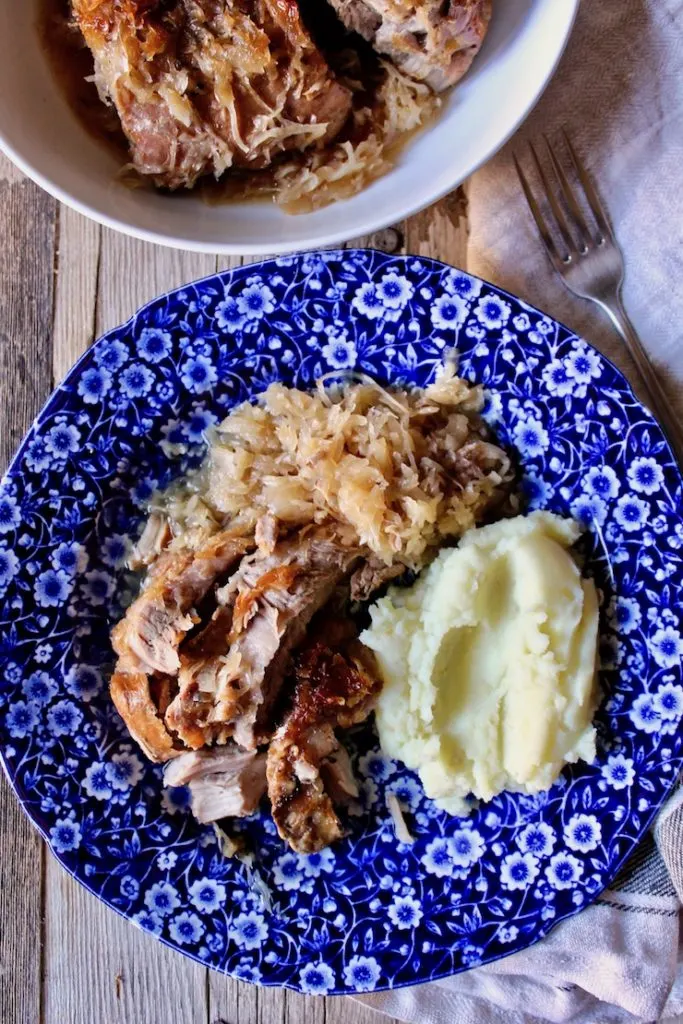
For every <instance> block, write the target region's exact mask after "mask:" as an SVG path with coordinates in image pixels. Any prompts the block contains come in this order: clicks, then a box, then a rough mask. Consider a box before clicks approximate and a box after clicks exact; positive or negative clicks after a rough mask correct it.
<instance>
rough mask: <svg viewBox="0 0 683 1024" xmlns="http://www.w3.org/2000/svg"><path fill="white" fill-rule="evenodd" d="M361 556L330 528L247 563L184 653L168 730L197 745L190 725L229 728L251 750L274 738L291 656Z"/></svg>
mask: <svg viewBox="0 0 683 1024" xmlns="http://www.w3.org/2000/svg"><path fill="white" fill-rule="evenodd" d="M359 558H360V554H359V552H358V550H357V549H353V548H347V547H344V546H342V545H340V544H339V543H338V542H336V541H335V539H334V536H333V534H331V533H330V531H329V530H326V529H321V530H311V531H309V532H308V533H307V534H305V535H303V536H302V535H297V536H296V537H294V538H292V539H288V540H284V541H282V542H280V543H279V544H277V545H276V547H275V548H274V550H273V553H272V554H270V555H264V554H263V553H262V552H260V551H257V552H255V553H254V554H253V555H252V556H249V557H248V558H245V559H244V560H243V562H242V564H241V566H240V568H239V570H238V572H237V573H235V574H234V576H233V577H232V579H231V580H230V583H229V584H228V586H227V587H225V588H223V590H222V591H221V592H220V595H219V596H220V599H221V601H222V602H223V603H222V605H221V606H220V607H219V608H218V609H217V610H216V613H215V614H214V617H213V619H212V621H211V622H210V623H209V625H208V626H207V627H206V629H205V630H204V631H203V632H202V633H200V634H198V635H197V636H196V637H195V638H194V639H193V640H192V642H191V643H190V644H189V645H188V651H187V653H183V655H182V658H181V669H180V675H179V684H180V689H179V693H178V696H177V697H176V699H175V700H174V702H173V703H172V705H171V707H170V708H169V710H168V713H167V716H166V721H167V723H168V724H169V726H170V727H171V728H173V729H174V730H175V731H177V732H178V734H179V735H182V736H184V737H185V738H186V742H188V745H191V746H192V745H194V744H193V742H192V738H191V737H190V738H188V737H187V732H186V725H187V723H190V724H191V726H192V727H193V728H197V729H199V730H200V731H201V730H202V729H204V728H206V727H207V726H208V727H215V726H219V725H221V724H230V725H231V726H232V734H233V736H234V739H235V741H236V742H237V743H239V745H240V746H242V747H244V748H245V749H248V750H251V749H254V748H255V747H256V746H258V744H259V743H261V742H263V741H264V740H267V739H268V738H269V736H270V735H271V734H272V727H271V723H270V721H269V718H270V713H271V710H272V707H273V705H274V702H275V701H276V699H277V696H278V694H279V692H280V688H281V686H282V683H283V680H284V678H285V675H286V673H287V670H288V668H289V665H290V659H291V654H292V651H293V650H294V649H295V648H296V647H297V646H298V645H299V644H300V643H301V642H302V641H303V639H304V637H305V635H306V629H307V627H308V624H309V622H310V621H311V619H312V617H313V616H314V615H315V613H316V612H317V611H319V610H320V608H322V607H323V605H325V604H326V603H327V601H328V600H329V598H330V597H331V595H332V593H333V591H334V589H335V588H336V587H337V586H338V585H339V583H340V582H341V581H342V580H343V579H344V578H345V577H346V576H348V575H349V573H350V572H351V571H352V569H353V567H354V566H355V564H356V563H357V562H358V561H359ZM197 738H199V737H197Z"/></svg>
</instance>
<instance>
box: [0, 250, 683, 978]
mask: <svg viewBox="0 0 683 1024" xmlns="http://www.w3.org/2000/svg"><path fill="white" fill-rule="evenodd" d="M453 349H457V351H458V353H459V358H460V368H461V372H462V373H463V374H464V375H465V376H466V377H468V378H470V379H471V380H474V381H479V382H481V383H482V384H483V385H484V386H485V388H486V389H487V390H488V406H487V413H486V415H487V416H488V418H489V420H490V422H491V423H492V425H493V426H494V427H495V430H496V432H497V434H498V436H499V438H500V439H501V441H502V442H504V443H506V444H508V445H509V446H510V447H511V448H514V449H516V451H517V453H518V455H519V460H520V463H521V466H522V469H523V478H524V479H523V483H524V487H525V489H526V492H527V495H528V498H529V503H530V505H531V507H545V508H549V509H551V510H553V511H555V512H557V513H560V514H562V515H573V516H576V517H577V518H578V519H580V520H581V521H582V522H583V523H584V524H585V525H586V527H587V531H588V532H587V534H586V536H585V539H584V542H583V554H584V556H585V559H586V565H587V570H588V571H589V572H590V573H591V574H593V575H594V576H595V578H596V580H597V583H598V586H599V588H600V590H601V593H602V597H603V601H602V662H603V665H604V670H603V672H602V676H601V684H602V690H603V700H602V704H601V707H600V711H599V713H598V716H597V728H598V739H599V744H598V746H599V754H598V758H597V760H596V762H595V764H593V765H590V766H587V765H577V766H574V767H572V768H570V769H568V770H566V771H565V772H564V773H563V774H562V776H561V778H560V779H559V780H558V782H557V783H556V784H555V785H554V786H553V788H552V789H551V790H550V791H549V792H547V793H541V794H538V795H537V796H525V795H520V794H513V793H504V794H502V795H501V796H500V797H498V798H497V799H495V800H493V801H491V802H490V803H489V804H483V805H481V806H479V807H477V808H475V809H474V810H473V813H472V815H471V817H470V818H468V819H466V820H465V819H459V818H454V817H449V816H448V815H447V814H445V813H443V812H441V811H439V810H438V809H437V808H436V807H435V806H434V804H433V803H431V802H430V801H429V800H427V799H426V798H425V797H424V794H423V792H422V789H421V787H420V785H419V783H418V781H417V779H416V778H415V777H414V776H413V775H411V774H410V773H409V772H407V771H406V770H405V769H404V768H403V767H402V766H401V765H400V764H394V763H392V762H390V761H388V760H387V759H386V758H385V757H383V756H382V754H381V752H380V751H379V749H378V747H377V740H376V736H375V735H374V733H373V730H372V728H371V727H362V728H357V729H356V730H355V731H354V732H353V736H352V757H353V760H354V764H355V767H356V769H357V772H358V775H359V778H360V781H361V797H360V800H359V802H358V804H357V806H355V807H354V808H353V812H354V813H353V815H352V817H351V819H350V834H349V835H348V837H347V838H346V839H344V840H343V841H342V842H340V843H338V844H337V845H336V846H335V847H334V848H332V849H330V850H325V851H323V853H321V854H317V855H315V856H311V857H302V856H299V855H297V854H293V853H292V852H291V851H289V850H288V849H287V848H286V847H285V846H284V844H283V843H282V842H281V841H280V840H279V838H278V836H277V834H276V831H275V829H274V826H273V823H272V821H271V820H270V818H269V817H268V815H267V814H262V815H255V816H253V817H252V818H250V819H247V820H245V821H243V822H240V823H239V825H238V827H239V828H240V829H241V830H242V831H243V832H244V834H245V838H246V841H247V844H248V845H249V846H250V847H251V848H252V849H253V850H254V851H255V852H256V862H255V868H254V869H253V870H251V871H250V870H249V869H248V868H247V867H246V866H245V865H243V864H241V863H240V862H238V861H236V860H232V859H226V858H224V857H223V856H222V854H221V852H220V849H219V847H218V845H217V840H216V837H215V835H214V833H213V831H212V830H211V829H210V828H206V827H202V826H200V825H198V824H197V823H196V822H195V821H194V820H193V819H192V817H191V816H190V814H189V813H188V810H187V793H186V791H185V790H183V789H174V790H167V791H165V792H164V791H163V790H162V786H161V773H160V769H159V768H158V767H155V766H153V765H151V764H149V763H148V762H147V761H146V760H145V759H144V758H143V757H142V756H141V755H140V754H139V751H137V749H136V748H135V745H134V744H133V743H132V742H131V740H130V738H129V737H128V736H127V734H126V731H125V729H124V728H123V725H122V723H121V721H120V720H119V718H118V716H117V714H116V712H115V710H114V708H113V706H112V704H111V702H110V700H109V697H108V694H107V689H106V678H107V674H108V671H109V670H110V667H111V664H112V652H111V648H110V645H109V639H108V633H109V628H110V625H111V622H112V621H114V620H115V619H116V618H117V616H119V615H120V614H121V611H122V608H123V607H124V606H125V604H126V602H127V601H128V600H129V599H130V596H131V594H132V592H133V588H134V586H135V581H134V579H133V578H132V577H131V576H130V574H129V573H127V571H126V570H125V569H124V568H123V566H124V565H125V558H126V552H127V549H128V544H129V539H128V538H129V537H131V536H135V535H136V534H137V532H138V531H139V529H140V528H141V524H142V520H143V518H144V509H145V503H146V502H147V500H148V499H149V497H150V495H151V494H152V492H153V491H154V490H155V489H156V488H157V487H163V486H164V485H165V484H167V483H168V481H169V480H170V479H171V478H172V477H173V476H174V475H177V474H178V473H180V472H182V471H184V470H185V469H186V468H187V467H188V466H189V465H190V464H193V463H195V462H196V460H197V459H198V458H199V457H201V454H202V450H203V436H204V433H205V431H206V430H207V428H208V427H210V426H211V424H212V423H214V422H216V420H217V419H219V418H220V417H222V416H223V415H224V414H225V412H226V410H227V409H229V408H230V407H231V406H232V405H234V404H235V403H236V402H239V401H242V400H244V399H247V398H250V397H253V396H254V395H256V394H258V393H259V392H260V391H262V390H263V389H264V388H266V387H267V386H268V384H270V383H271V382H272V381H274V380H282V381H284V382H286V383H287V384H296V385H298V386H300V387H303V388H308V387H310V386H312V384H313V382H314V381H315V379H316V378H317V377H319V376H321V375H322V374H324V373H327V372H329V371H340V370H346V369H353V370H357V371H359V372H361V373H368V374H371V375H373V376H374V377H376V378H377V379H379V380H380V381H388V382H392V383H395V384H419V385H424V384H426V383H427V382H428V381H430V380H432V379H433V377H434V375H435V373H436V372H437V370H438V367H439V366H440V365H441V364H442V362H443V360H444V358H445V356H446V355H447V354H448V353H449V352H450V351H451V350H453ZM681 512H682V492H681V478H680V476H679V473H678V470H677V468H676V466H675V464H674V461H673V459H672V456H671V453H670V451H669V448H668V447H667V445H666V442H665V440H664V438H663V436H662V433H661V431H660V429H659V427H658V426H657V424H656V423H655V422H654V420H653V419H652V417H651V416H650V414H649V413H648V412H647V411H646V410H645V409H643V408H642V406H641V405H640V404H639V403H638V402H637V401H636V399H635V398H634V396H633V393H632V391H631V389H630V388H629V386H628V385H627V383H626V381H625V380H624V379H623V377H622V376H621V375H620V374H619V373H618V371H617V370H616V369H615V368H614V367H613V366H612V365H611V364H609V363H608V362H607V361H606V360H604V359H603V358H602V357H601V356H599V355H598V354H597V353H596V352H595V351H594V350H593V349H591V348H590V347H589V346H588V345H587V344H586V343H585V342H583V341H582V340H581V339H579V338H577V337H575V336H574V335H572V334H571V333H570V332H569V331H568V330H567V329H566V328H564V327H562V326H561V325H560V324H558V323H555V322H554V321H553V320H551V319H549V318H548V317H546V316H544V315H543V314H541V313H539V312H538V311H537V310H535V309H533V308H531V307H529V306H527V305H525V304H524V303H522V302H520V301H519V300H518V299H515V298H514V297H512V296H510V295H506V294H504V293H502V292H500V291H498V290H497V289H495V288H493V287H492V286H490V285H487V284H485V283H483V282H482V281H479V280H477V279H476V278H473V277H470V276H468V275H466V274H463V273H461V272H459V271H456V270H453V269H451V268H449V267H446V266H443V265H442V264H439V263H436V262H433V261H430V260H426V259H418V258H414V257H388V256H385V255H382V254H380V253H374V252H368V251H346V252H341V251H339V252H323V253H311V254H304V255H302V256H295V257H294V256H292V257H282V258H279V259H275V260H271V261H268V262H266V263H263V264H261V265H259V266H256V267H253V266H252V267H246V268H240V269H237V270H234V271H231V272H228V273H224V274H219V275H215V276H213V277H211V278H208V279H206V280H204V281H200V282H198V283H196V284H193V285H188V286H187V287H185V288H183V289H180V290H178V291H175V292H172V293H170V294H169V295H166V296H163V297H161V298H159V299H157V300H155V301H154V302H152V303H150V304H149V305H148V306H146V307H145V308H144V309H142V310H140V311H139V312H138V313H137V314H136V315H135V316H134V317H133V319H132V320H130V321H129V323H127V324H125V325H124V326H122V327H120V328H118V329H116V330H114V331H112V332H110V333H109V334H108V335H107V336H106V337H104V338H101V339H100V340H99V341H98V342H97V343H96V344H95V345H94V346H93V348H92V349H91V350H90V351H89V352H88V353H87V354H86V355H85V356H84V357H83V359H81V361H80V362H79V363H78V364H77V365H76V366H75V367H74V369H73V370H72V372H71V373H70V374H69V376H68V377H67V379H66V380H65V381H64V383H63V384H62V385H61V386H60V387H59V388H58V389H57V391H56V392H55V393H54V395H53V396H52V398H51V399H50V401H49V402H48V404H47V406H46V407H45V409H44V410H43V411H42V413H41V414H40V416H39V417H38V419H37V421H36V423H35V424H34V426H33V428H32V429H31V431H30V433H29V435H28V437H27V438H26V440H25V441H24V443H23V445H22V447H21V449H20V451H19V453H18V455H17V457H16V458H15V460H14V462H13V463H12V466H11V467H10V470H9V472H8V473H7V475H6V477H5V478H4V480H3V481H2V484H1V485H0V659H1V662H2V671H1V673H0V742H1V745H2V754H3V760H4V763H5V767H6V769H7V773H8V775H9V777H10V779H11V780H12V783H13V785H14V787H15V789H16V792H17V794H18V796H19V799H20V800H21V802H22V804H23V805H24V808H25V809H26V812H27V813H28V814H29V815H30V817H31V818H32V819H33V821H34V822H35V823H36V825H37V826H38V827H39V828H40V830H41V832H42V833H43V835H44V836H45V837H46V839H47V841H48V842H49V844H50V846H51V848H52V850H53V852H54V853H55V855H56V856H57V857H58V858H59V859H60V861H61V862H62V863H63V864H64V866H65V867H66V868H67V869H68V870H69V871H71V872H72V873H73V874H74V875H75V876H76V877H77V878H78V879H79V880H80V881H81V882H82V883H83V884H84V885H85V886H86V887H87V888H88V889H90V890H91V891H92V892H94V893H95V894H96V895H97V896H98V897H99V898H100V899H102V900H103V901H105V902H106V903H107V904H109V905H111V906H112V907H115V908H116V909H117V910H118V911H120V912H121V913H122V914H124V915H125V916H127V917H129V918H130V919H131V920H132V921H134V922H135V923H136V924H137V925H138V926H139V927H141V928H144V929H146V930H147V931H149V932H151V933H152V934H154V935H157V936H159V937H160V938H161V939H162V940H163V941H164V942H166V943H168V944H169V945H171V946H173V947H175V948H176V949H178V950H180V951H181V952H183V953H185V954H186V955H189V956H192V957H194V958H195V959H197V960H199V961H201V962H202V963H205V964H208V965H210V966H211V967H214V968H217V969H219V970H222V971H226V972H228V973H230V974H232V975H233V976H234V977H237V978H242V979H244V980H247V981H251V982H256V983H260V984H266V985H287V986H290V987H292V988H296V989H299V990H300V991H302V992H311V993H333V992H370V991H373V990H376V989H381V988H386V987H388V986H398V985H407V984H413V983H415V982H419V981H428V980H430V979H433V978H438V977H443V976H445V975H448V974H451V973H452V972H454V971H460V970H463V969H465V968H468V967H471V966H474V965H476V964H480V963H485V962H487V961H490V960H492V959H495V958H496V957H499V956H503V955H505V954H508V953H511V952H514V951H515V950H520V949H523V948H524V947H526V946H528V945H529V944H530V943H532V942H534V941H536V940H538V939H539V938H541V936H543V935H544V934H546V932H547V931H548V930H549V929H550V928H551V927H552V926H553V925H554V924H555V923H556V922H558V921H560V920H562V919H563V918H566V917H567V916H569V915H570V914H573V913H575V912H576V911H577V910H579V909H580V908H581V907H582V906H583V905H585V904H586V903H587V902H589V901H590V900H592V899H594V898H595V896H596V895H597V894H598V893H599V892H600V891H601V889H603V887H604V886H605V885H606V884H607V883H608V882H609V880H610V879H611V878H612V876H613V875H614V873H615V872H616V870H617V869H618V867H619V865H620V864H621V863H622V862H623V860H624V858H625V857H626V856H627V855H628V854H629V852H630V851H631V850H632V849H633V847H634V845H635V844H636V843H637V842H638V840H639V838H640V837H641V836H642V834H643V832H644V831H645V829H646V828H647V826H648V824H649V822H650V820H651V819H652V816H653V814H654V812H655V810H656V809H657V807H658V806H659V804H660V803H661V801H662V800H663V798H664V797H665V796H666V794H667V793H668V791H669V789H670V787H671V785H672V784H673V782H674V779H675V777H676V775H677V773H678V770H679V767H680V764H681V717H682V715H683V686H682V682H681V655H682V652H683V639H682V637H681V601H682V595H683V584H682V579H683V572H682V568H683V566H682V559H681V551H682V548H683V517H682V515H681ZM388 793H393V794H395V796H396V797H397V799H398V800H399V801H400V803H401V804H402V806H403V808H404V810H405V812H406V814H407V817H408V821H409V825H410V828H411V830H412V832H413V834H414V836H415V842H414V843H413V844H412V845H405V844H402V843H400V842H397V840H396V837H395V835H394V831H393V827H392V823H391V818H390V815H389V812H388V810H387V806H386V795H387V794H388ZM264 883H265V886H267V888H268V890H269V893H270V896H269V898H267V897H266V896H264V895H263V891H264V888H265V886H264Z"/></svg>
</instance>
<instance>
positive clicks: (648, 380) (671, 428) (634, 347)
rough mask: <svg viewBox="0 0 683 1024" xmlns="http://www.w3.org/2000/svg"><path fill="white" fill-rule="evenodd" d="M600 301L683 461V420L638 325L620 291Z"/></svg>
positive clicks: (654, 409) (658, 417)
mask: <svg viewBox="0 0 683 1024" xmlns="http://www.w3.org/2000/svg"><path fill="white" fill-rule="evenodd" d="M601 305H602V307H603V309H604V310H605V312H606V313H607V315H608V316H609V318H610V320H611V321H612V323H613V324H614V326H615V327H616V329H617V331H618V332H619V334H620V335H621V337H622V338H623V339H624V341H625V342H626V347H627V349H628V350H629V352H630V354H631V357H632V358H633V361H634V363H635V364H636V367H637V369H638V372H639V373H640V376H641V379H642V380H643V382H644V384H645V388H646V390H647V393H648V396H649V399H650V404H651V407H652V412H653V413H654V414H655V416H656V417H657V419H658V420H659V422H660V423H661V425H662V427H663V428H664V431H665V433H666V436H667V438H668V440H669V443H670V444H671V447H672V448H673V451H674V455H675V456H676V458H677V460H678V462H679V464H680V463H681V462H682V461H683V429H682V427H681V423H680V422H679V420H678V419H677V418H676V416H675V414H674V411H673V409H672V408H671V402H670V401H669V399H668V398H667V397H666V395H665V393H664V390H663V388H662V385H661V384H660V382H659V379H658V377H657V374H656V373H655V371H654V369H653V367H652V363H651V362H650V360H649V358H648V355H647V352H646V351H645V349H644V348H643V344H642V342H641V340H640V338H639V337H638V334H637V332H636V329H635V327H634V326H633V324H632V323H631V321H630V319H629V317H628V314H627V312H626V310H625V309H624V304H623V302H622V299H621V295H620V294H617V295H616V297H615V299H614V300H613V301H612V302H610V303H607V302H605V303H601Z"/></svg>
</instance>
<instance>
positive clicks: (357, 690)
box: [267, 642, 381, 853]
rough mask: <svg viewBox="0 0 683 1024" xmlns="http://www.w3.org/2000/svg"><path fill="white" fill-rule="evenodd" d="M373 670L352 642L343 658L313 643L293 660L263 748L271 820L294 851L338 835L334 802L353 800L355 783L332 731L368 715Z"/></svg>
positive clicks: (366, 655) (373, 690) (366, 656)
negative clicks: (291, 685) (285, 702)
mask: <svg viewBox="0 0 683 1024" xmlns="http://www.w3.org/2000/svg"><path fill="white" fill-rule="evenodd" d="M372 669H373V666H372V665H371V660H370V657H369V652H366V651H365V649H364V648H362V647H361V645H360V644H357V643H354V644H351V645H349V650H348V656H347V657H345V656H344V655H342V654H340V653H338V652H337V653H336V652H333V651H331V650H330V649H329V648H328V647H326V646H325V644H323V643H320V642H316V643H314V644H312V645H311V646H310V647H309V648H307V649H306V650H305V651H304V652H302V654H300V655H299V657H298V658H297V659H296V687H295V690H294V696H293V704H292V709H291V711H290V712H289V714H288V715H287V717H286V719H285V721H284V723H283V724H282V726H281V727H280V728H279V729H278V731H277V733H276V734H275V736H274V738H273V740H272V741H271V744H270V747H269V748H268V763H267V775H268V796H269V798H270V802H271V806H272V813H273V820H274V821H275V824H276V825H277V829H278V832H279V834H280V836H281V837H282V838H283V839H284V840H285V841H286V842H287V843H289V845H290V846H291V847H292V849H293V850H296V851H297V852H299V853H313V852H315V851H317V850H322V849H323V848H324V847H325V846H329V844H330V843H332V842H334V841H335V840H336V839H339V838H340V837H341V836H342V835H343V829H342V825H341V822H340V820H339V818H338V816H337V813H336V811H335V809H334V803H333V798H334V797H336V798H337V799H339V797H340V796H341V797H342V799H348V798H349V797H352V796H353V795H354V782H353V777H352V776H351V775H350V765H349V763H348V756H347V755H346V751H345V750H344V748H343V747H342V746H341V744H340V743H339V740H338V739H337V737H336V736H335V733H334V729H335V728H336V727H337V726H341V727H346V726H349V725H353V724H354V723H356V722H361V721H363V719H364V718H366V717H367V716H368V714H369V713H370V711H371V709H372V706H373V703H374V700H375V699H376V697H377V694H378V692H379V689H380V685H381V684H380V683H379V681H378V676H377V674H376V673H375V672H374V671H373V670H372ZM327 787H329V788H327Z"/></svg>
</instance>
